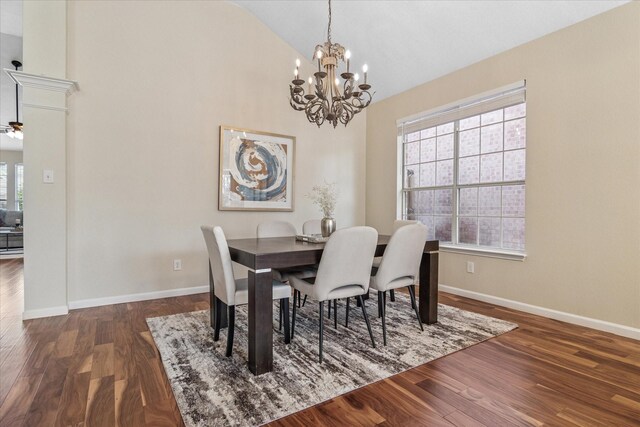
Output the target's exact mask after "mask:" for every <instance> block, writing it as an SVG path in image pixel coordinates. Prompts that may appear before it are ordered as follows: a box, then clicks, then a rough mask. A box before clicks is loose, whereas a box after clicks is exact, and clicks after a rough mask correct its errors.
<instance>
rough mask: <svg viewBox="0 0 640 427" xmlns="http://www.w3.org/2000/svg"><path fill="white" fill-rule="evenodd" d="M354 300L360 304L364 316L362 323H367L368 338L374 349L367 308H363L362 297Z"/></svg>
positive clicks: (359, 296) (374, 343)
mask: <svg viewBox="0 0 640 427" xmlns="http://www.w3.org/2000/svg"><path fill="white" fill-rule="evenodd" d="M356 298H357V299H358V302H360V306H361V307H362V315H363V316H364V321H365V322H366V323H367V329H368V330H369V336H370V337H371V344H372V345H373V348H376V342H375V341H374V339H373V332H372V331H371V324H370V323H369V317H368V316H367V308H366V307H365V306H364V301H363V299H362V295H358V296H357V297H356Z"/></svg>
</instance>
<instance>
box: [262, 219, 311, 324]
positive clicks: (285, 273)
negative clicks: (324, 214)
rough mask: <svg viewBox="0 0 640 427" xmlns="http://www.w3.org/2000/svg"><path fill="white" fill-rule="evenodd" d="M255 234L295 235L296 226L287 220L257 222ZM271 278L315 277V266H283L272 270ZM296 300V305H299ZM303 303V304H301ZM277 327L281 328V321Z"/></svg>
mask: <svg viewBox="0 0 640 427" xmlns="http://www.w3.org/2000/svg"><path fill="white" fill-rule="evenodd" d="M256 234H257V236H258V238H259V239H261V238H270V237H295V235H296V234H297V232H296V227H295V226H294V225H293V224H291V223H290V222H287V221H267V222H261V223H260V224H258V228H257V230H256ZM272 271H273V278H274V279H275V280H279V281H281V282H288V281H289V276H291V275H292V274H296V275H298V276H301V277H315V275H316V268H315V266H313V265H308V266H300V267H290V268H283V269H279V270H276V269H274V270H272ZM305 302H306V301H305ZM299 303H300V302H299V301H298V305H299ZM303 305H304V304H303ZM279 329H282V321H281V322H280V327H279Z"/></svg>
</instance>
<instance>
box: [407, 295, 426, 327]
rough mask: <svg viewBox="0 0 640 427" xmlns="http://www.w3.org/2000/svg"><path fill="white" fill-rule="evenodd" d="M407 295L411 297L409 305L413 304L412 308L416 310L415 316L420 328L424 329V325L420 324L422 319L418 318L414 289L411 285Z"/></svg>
mask: <svg viewBox="0 0 640 427" xmlns="http://www.w3.org/2000/svg"><path fill="white" fill-rule="evenodd" d="M409 296H410V297H411V305H412V306H413V310H414V311H415V312H416V318H417V319H418V325H420V330H421V331H424V326H422V321H421V320H420V313H419V312H418V304H416V291H415V289H414V288H413V285H411V286H409Z"/></svg>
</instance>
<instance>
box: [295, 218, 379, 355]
mask: <svg viewBox="0 0 640 427" xmlns="http://www.w3.org/2000/svg"><path fill="white" fill-rule="evenodd" d="M377 241H378V232H377V231H376V230H375V229H374V228H371V227H351V228H345V229H342V230H338V231H336V232H335V233H333V234H332V235H331V237H330V238H329V240H328V241H327V243H326V245H325V248H324V251H323V253H322V258H321V259H320V265H319V267H318V274H317V276H316V277H315V278H300V277H297V276H291V277H290V279H289V284H290V285H291V286H292V287H293V289H294V293H293V319H292V323H291V338H292V339H293V336H294V332H295V322H296V300H299V299H300V295H301V294H305V295H308V296H309V297H311V298H312V299H315V300H316V301H318V302H319V303H320V312H319V316H318V317H319V329H320V339H319V357H320V363H322V359H323V357H322V341H323V332H324V316H323V315H322V313H323V311H324V302H325V301H329V302H330V301H331V300H337V299H341V298H346V299H347V318H348V316H349V298H351V297H355V298H356V299H357V300H358V302H359V304H360V306H361V307H362V315H363V316H364V320H365V322H366V324H367V329H368V330H369V336H370V337H371V344H372V345H373V347H374V348H375V346H376V343H375V340H374V339H373V333H372V332H371V325H370V324H369V318H368V317H367V311H366V309H365V305H364V300H363V299H362V295H364V294H366V293H367V292H368V291H369V281H370V272H371V262H372V260H373V255H374V253H375V251H376V244H377ZM336 322H337V320H336Z"/></svg>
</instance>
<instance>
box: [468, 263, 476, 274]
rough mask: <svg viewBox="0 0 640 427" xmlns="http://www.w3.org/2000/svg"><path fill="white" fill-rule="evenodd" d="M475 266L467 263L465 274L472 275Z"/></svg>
mask: <svg viewBox="0 0 640 427" xmlns="http://www.w3.org/2000/svg"><path fill="white" fill-rule="evenodd" d="M475 269H476V266H475V264H474V263H473V262H471V261H467V273H474V272H475Z"/></svg>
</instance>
